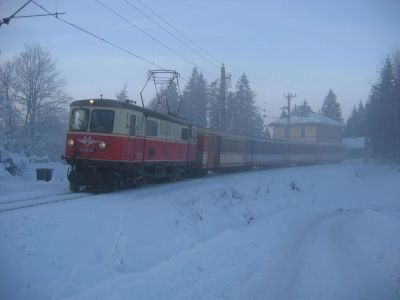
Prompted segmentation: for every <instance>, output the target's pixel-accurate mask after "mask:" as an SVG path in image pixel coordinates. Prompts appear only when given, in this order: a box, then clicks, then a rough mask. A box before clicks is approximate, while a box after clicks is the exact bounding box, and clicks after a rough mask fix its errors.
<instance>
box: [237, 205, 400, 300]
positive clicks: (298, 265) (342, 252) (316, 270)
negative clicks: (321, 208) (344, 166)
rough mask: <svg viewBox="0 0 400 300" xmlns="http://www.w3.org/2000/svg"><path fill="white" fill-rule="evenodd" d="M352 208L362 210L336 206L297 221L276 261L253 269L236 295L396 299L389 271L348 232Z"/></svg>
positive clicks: (397, 296) (257, 297)
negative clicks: (369, 254)
mask: <svg viewBox="0 0 400 300" xmlns="http://www.w3.org/2000/svg"><path fill="white" fill-rule="evenodd" d="M356 214H361V211H341V210H339V211H336V212H334V213H329V214H325V215H322V216H319V217H317V218H313V220H312V221H308V222H307V223H306V224H304V225H303V226H302V227H299V228H298V229H297V230H295V231H294V232H293V233H292V234H291V235H290V236H288V238H289V239H290V237H291V236H292V235H293V234H294V235H295V236H296V238H295V239H293V241H294V242H292V243H290V242H289V243H288V244H287V246H286V250H285V247H284V248H281V249H283V251H282V252H281V254H280V255H279V257H277V258H276V259H274V261H276V263H275V264H272V265H271V266H264V267H263V268H262V269H261V270H258V271H257V272H256V273H255V274H253V275H252V277H253V278H251V281H250V282H249V284H248V285H247V287H246V289H245V292H244V293H243V291H242V292H241V293H240V295H241V296H239V297H237V298H238V299H239V298H241V297H243V296H244V295H246V293H247V298H248V299H266V298H268V299H398V298H399V297H400V295H399V294H398V293H396V291H395V287H394V286H393V285H392V284H391V280H390V279H389V277H388V274H387V273H386V272H385V271H384V270H383V269H382V268H380V266H379V265H377V264H376V263H375V262H374V261H372V260H371V259H369V258H368V257H366V256H363V254H362V253H361V251H360V249H359V246H358V245H357V241H355V240H354V239H353V238H352V237H351V236H350V235H349V234H348V232H346V225H347V224H349V223H350V221H351V220H353V219H354V217H355V215H356ZM268 260H269V261H270V260H271V257H269V258H268ZM260 287H261V288H260Z"/></svg>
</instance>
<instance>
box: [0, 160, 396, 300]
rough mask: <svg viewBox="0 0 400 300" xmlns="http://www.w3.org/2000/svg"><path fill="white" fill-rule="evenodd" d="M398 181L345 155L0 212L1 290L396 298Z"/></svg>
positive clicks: (81, 295)
mask: <svg viewBox="0 0 400 300" xmlns="http://www.w3.org/2000/svg"><path fill="white" fill-rule="evenodd" d="M62 170H63V168H60V174H61V173H62ZM60 176H61V175H60ZM60 178H61V179H62V178H63V177H60ZM61 179H60V181H57V180H53V181H52V182H49V183H45V182H40V183H36V182H34V181H32V184H31V185H29V184H28V185H26V184H25V183H24V184H22V183H21V182H20V184H19V185H18V183H15V184H13V185H9V188H8V189H7V191H6V192H3V194H2V195H1V197H2V198H5V197H7V198H9V199H10V198H12V199H19V197H20V198H23V197H25V196H26V194H27V193H28V192H29V193H30V194H46V193H48V194H49V193H60V191H67V190H68V185H67V182H66V181H64V179H62V180H61ZM399 179H400V173H396V172H392V171H390V170H389V169H388V168H386V167H379V166H365V165H362V164H360V163H357V162H348V163H344V164H340V165H322V166H308V167H296V168H285V169H274V170H258V171H253V172H242V173H235V174H228V175H223V176H221V175H213V174H210V176H208V177H206V178H202V179H194V180H186V181H180V182H175V183H170V184H158V185H147V186H143V187H141V188H138V189H133V190H127V191H122V192H118V193H112V194H106V195H95V196H90V197H87V198H81V199H79V200H74V201H69V202H63V203H59V204H57V205H49V206H42V207H40V208H39V207H37V208H32V209H26V210H20V211H14V212H8V213H6V214H2V215H0V245H1V246H0V265H1V266H2V270H1V272H0V295H1V296H2V297H1V298H2V299H13V300H15V299H41V300H42V299H221V298H226V299H265V298H270V299H293V298H296V299H338V298H340V299H360V298H363V297H364V298H365V299H377V298H381V299H396V298H399V297H398V296H399V295H400V294H399V292H400V289H399V288H400V284H399V283H400V269H399V264H398V262H399V261H400V260H399V256H398V253H399V245H400V236H399V235H398V229H399V228H400V227H399V226H400V221H399V220H400V214H399V212H400V203H399V200H398V195H399V194H400V189H399V185H398V182H399ZM28 189H29V191H28ZM24 193H25V194H24Z"/></svg>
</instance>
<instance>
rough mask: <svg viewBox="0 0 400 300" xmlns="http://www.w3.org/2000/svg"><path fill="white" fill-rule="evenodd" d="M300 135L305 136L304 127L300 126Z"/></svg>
mask: <svg viewBox="0 0 400 300" xmlns="http://www.w3.org/2000/svg"><path fill="white" fill-rule="evenodd" d="M301 137H306V128H305V127H301Z"/></svg>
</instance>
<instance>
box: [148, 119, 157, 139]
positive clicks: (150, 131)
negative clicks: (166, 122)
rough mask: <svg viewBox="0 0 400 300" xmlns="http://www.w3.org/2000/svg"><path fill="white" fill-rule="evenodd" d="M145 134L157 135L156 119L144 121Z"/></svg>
mask: <svg viewBox="0 0 400 300" xmlns="http://www.w3.org/2000/svg"><path fill="white" fill-rule="evenodd" d="M146 135H148V136H157V135H158V123H157V121H153V120H147V122H146Z"/></svg>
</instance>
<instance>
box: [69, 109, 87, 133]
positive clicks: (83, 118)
mask: <svg viewBox="0 0 400 300" xmlns="http://www.w3.org/2000/svg"><path fill="white" fill-rule="evenodd" d="M88 123H89V110H88V109H82V108H75V109H74V110H73V111H72V113H71V120H70V123H69V129H70V130H72V131H86V130H87V127H88Z"/></svg>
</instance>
